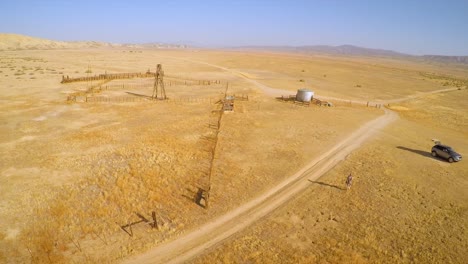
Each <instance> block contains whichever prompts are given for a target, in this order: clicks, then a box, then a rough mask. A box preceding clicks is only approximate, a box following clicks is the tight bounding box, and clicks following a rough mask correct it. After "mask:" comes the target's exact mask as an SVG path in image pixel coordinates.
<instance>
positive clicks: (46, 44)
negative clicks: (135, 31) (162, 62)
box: [0, 33, 187, 50]
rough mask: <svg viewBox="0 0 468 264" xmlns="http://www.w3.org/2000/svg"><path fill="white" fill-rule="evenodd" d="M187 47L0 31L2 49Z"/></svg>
mask: <svg viewBox="0 0 468 264" xmlns="http://www.w3.org/2000/svg"><path fill="white" fill-rule="evenodd" d="M102 47H123V48H158V49H163V48H165V49H170V48H176V49H179V48H187V46H186V45H176V44H163V43H148V44H114V43H108V42H96V41H54V40H48V39H42V38H35V37H29V36H24V35H19V34H5V33H3V34H2V33H0V50H41V49H81V48H102Z"/></svg>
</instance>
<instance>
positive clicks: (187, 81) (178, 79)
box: [61, 71, 221, 85]
mask: <svg viewBox="0 0 468 264" xmlns="http://www.w3.org/2000/svg"><path fill="white" fill-rule="evenodd" d="M154 77H155V73H154V72H150V71H147V72H145V73H141V72H133V73H132V72H130V73H104V74H99V75H94V76H84V77H76V78H70V77H69V76H68V75H67V76H65V75H62V81H61V83H72V82H90V81H100V80H118V79H134V78H154ZM164 78H166V79H173V80H170V81H169V82H168V85H212V84H220V83H221V81H220V80H198V79H192V78H187V77H182V76H174V75H165V76H164Z"/></svg>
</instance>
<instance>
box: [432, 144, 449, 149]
mask: <svg viewBox="0 0 468 264" xmlns="http://www.w3.org/2000/svg"><path fill="white" fill-rule="evenodd" d="M437 146H439V147H442V148H448V149H452V147H450V146H447V145H442V144H437V145H435V146H434V147H437Z"/></svg>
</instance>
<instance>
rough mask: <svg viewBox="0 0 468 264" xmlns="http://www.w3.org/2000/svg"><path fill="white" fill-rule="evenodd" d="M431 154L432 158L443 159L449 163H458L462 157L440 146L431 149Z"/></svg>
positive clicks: (448, 148)
mask: <svg viewBox="0 0 468 264" xmlns="http://www.w3.org/2000/svg"><path fill="white" fill-rule="evenodd" d="M431 154H432V156H433V157H437V156H439V157H441V158H444V159H446V160H448V162H450V163H452V162H454V161H460V160H461V159H462V156H461V155H460V154H458V153H456V152H455V151H454V150H453V149H452V148H451V147H449V146H445V145H440V144H438V145H435V146H433V147H432V151H431Z"/></svg>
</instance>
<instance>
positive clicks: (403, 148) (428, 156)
mask: <svg viewBox="0 0 468 264" xmlns="http://www.w3.org/2000/svg"><path fill="white" fill-rule="evenodd" d="M397 149H402V150H406V151H409V152H413V153H416V154H419V155H421V156H424V157H427V158H431V159H435V160H441V159H440V158H438V157H432V155H431V152H428V151H424V150H419V149H412V148H407V147H403V146H398V147H397Z"/></svg>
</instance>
